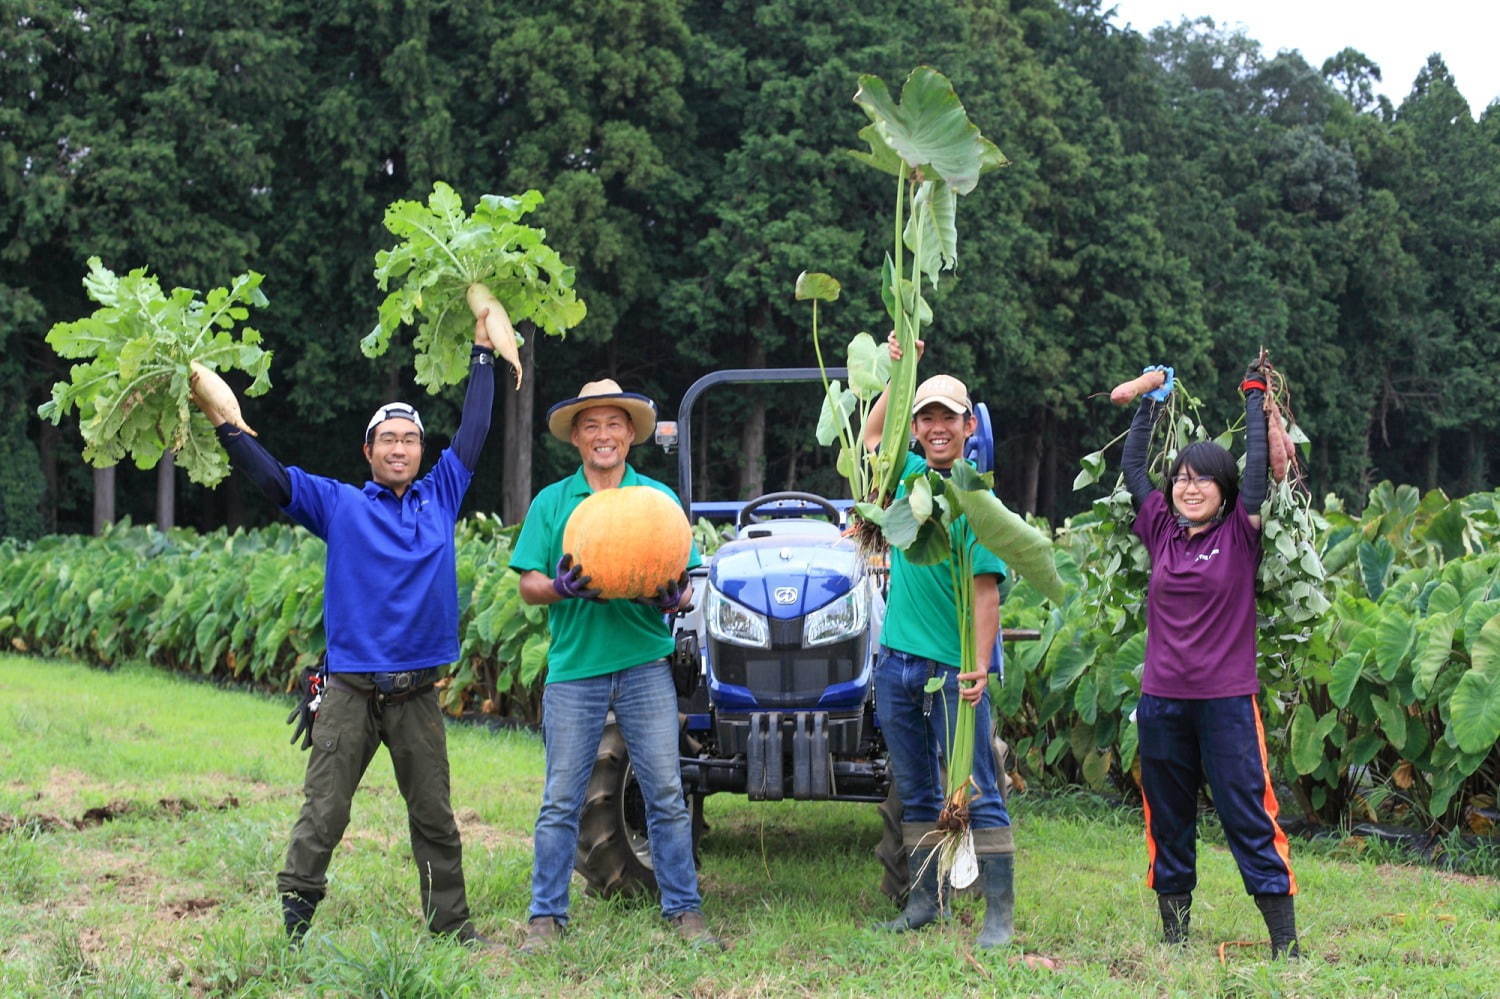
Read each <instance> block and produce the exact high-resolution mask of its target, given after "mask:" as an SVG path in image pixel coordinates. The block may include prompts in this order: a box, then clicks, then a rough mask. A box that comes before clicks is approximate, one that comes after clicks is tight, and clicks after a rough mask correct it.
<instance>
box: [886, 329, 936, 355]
mask: <svg viewBox="0 0 1500 999" xmlns="http://www.w3.org/2000/svg"><path fill="white" fill-rule="evenodd" d="M885 343H886V346H887V347H888V348H890V352H891V360H892V361H899V360H901V341H900V340H899V339H897V337H896V331H895V330H892V331H891V332H890V335H889V336H887V337H886V338H885ZM916 343H917V360H919V361H920V360H921V359H922V354H923V353H925V352H926V350H927V341H926V340H918V341H916Z"/></svg>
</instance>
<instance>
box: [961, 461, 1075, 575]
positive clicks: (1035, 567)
mask: <svg viewBox="0 0 1500 999" xmlns="http://www.w3.org/2000/svg"><path fill="white" fill-rule="evenodd" d="M948 497H949V499H950V500H951V501H952V502H953V503H954V504H955V505H956V506H957V507H958V508H959V509H960V510H961V511H962V512H963V513H964V515H965V516H967V517H968V518H969V526H970V527H971V528H973V530H974V536H975V537H976V538H977V539H978V540H979V543H980V544H982V545H984V547H986V548H988V549H989V550H990V551H992V552H994V553H995V554H996V555H999V556H1000V557H1001V558H1002V559H1004V560H1005V563H1006V564H1007V565H1008V566H1010V567H1011V568H1012V569H1014V570H1015V571H1016V572H1018V573H1020V574H1021V575H1022V576H1024V577H1025V578H1026V579H1027V581H1029V582H1030V583H1031V585H1032V586H1034V587H1036V589H1037V591H1038V592H1039V593H1041V594H1042V595H1043V596H1045V597H1047V598H1048V599H1049V600H1051V601H1052V602H1053V603H1062V600H1063V583H1062V579H1061V578H1059V577H1058V575H1057V565H1056V563H1055V562H1054V561H1053V559H1052V541H1051V539H1049V538H1048V537H1047V536H1046V535H1045V534H1043V533H1042V532H1041V531H1039V530H1037V529H1036V528H1035V527H1032V526H1031V525H1030V524H1028V523H1026V520H1025V518H1023V517H1021V516H1020V515H1019V514H1017V513H1014V512H1012V511H1011V510H1010V509H1009V508H1008V507H1006V505H1005V504H1004V503H1002V502H1000V498H999V497H998V496H996V495H995V494H994V493H993V492H991V491H990V488H989V483H987V482H986V481H985V479H984V477H983V476H981V475H980V474H979V473H978V472H976V471H975V470H974V468H973V466H971V465H969V464H968V463H967V462H962V461H960V462H957V463H955V464H954V466H953V475H952V477H951V478H950V479H949V480H948Z"/></svg>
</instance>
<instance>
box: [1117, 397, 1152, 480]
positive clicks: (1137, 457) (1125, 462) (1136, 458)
mask: <svg viewBox="0 0 1500 999" xmlns="http://www.w3.org/2000/svg"><path fill="white" fill-rule="evenodd" d="M1156 410H1157V404H1156V401H1155V400H1153V399H1142V400H1141V408H1140V409H1137V410H1136V411H1135V419H1133V420H1131V421H1130V433H1128V434H1126V435H1125V453H1124V455H1123V456H1122V457H1121V459H1120V470H1121V471H1122V472H1124V473H1125V488H1126V489H1129V490H1130V498H1131V499H1133V500H1135V505H1136V506H1140V505H1141V504H1142V503H1144V502H1146V497H1147V496H1150V495H1151V476H1150V475H1148V474H1146V451H1147V449H1148V448H1150V446H1151V428H1152V427H1154V426H1155V425H1156Z"/></svg>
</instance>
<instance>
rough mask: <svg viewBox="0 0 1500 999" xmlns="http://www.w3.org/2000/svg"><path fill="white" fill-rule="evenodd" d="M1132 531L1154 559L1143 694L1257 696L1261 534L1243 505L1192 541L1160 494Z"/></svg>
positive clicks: (1146, 506) (1143, 508) (1148, 597)
mask: <svg viewBox="0 0 1500 999" xmlns="http://www.w3.org/2000/svg"><path fill="white" fill-rule="evenodd" d="M1132 530H1134V531H1135V533H1136V534H1137V535H1138V536H1139V537H1140V539H1141V541H1143V542H1145V545H1146V551H1148V552H1150V553H1151V583H1150V585H1149V586H1148V587H1147V589H1146V672H1145V674H1144V675H1143V676H1142V677H1141V692H1142V693H1145V694H1152V695H1154V696H1156V697H1180V698H1186V699H1190V700H1201V699H1204V698H1209V697H1238V696H1240V695H1243V694H1253V693H1255V692H1256V691H1258V690H1259V689H1260V682H1259V680H1257V678H1256V675H1255V573H1256V569H1257V568H1258V567H1259V565H1260V529H1259V528H1257V527H1254V526H1252V525H1251V523H1250V516H1249V514H1247V513H1246V512H1245V507H1244V504H1242V503H1240V502H1239V501H1236V502H1235V504H1234V509H1233V510H1232V511H1231V512H1230V513H1229V515H1228V516H1226V517H1225V518H1224V519H1223V520H1222V521H1220V522H1219V523H1217V524H1215V525H1214V526H1212V527H1210V528H1209V529H1208V530H1206V531H1204V532H1202V533H1201V534H1198V535H1197V536H1195V537H1191V538H1190V537H1188V534H1187V529H1186V528H1183V527H1179V526H1178V525H1177V515H1176V514H1175V513H1173V512H1172V509H1171V507H1170V506H1169V505H1168V504H1167V498H1166V496H1164V495H1163V494H1162V493H1161V492H1160V491H1155V492H1152V493H1151V495H1150V496H1148V497H1146V502H1144V503H1142V504H1141V511H1140V513H1138V514H1137V515H1136V518H1135V525H1134V526H1133V527H1132Z"/></svg>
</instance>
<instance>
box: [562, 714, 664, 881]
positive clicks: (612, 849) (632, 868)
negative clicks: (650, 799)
mask: <svg viewBox="0 0 1500 999" xmlns="http://www.w3.org/2000/svg"><path fill="white" fill-rule="evenodd" d="M573 869H574V870H575V871H577V872H578V873H579V874H582V875H583V877H584V880H585V881H587V882H588V885H589V890H590V891H591V892H593V893H594V894H596V895H599V896H601V897H603V898H613V897H614V896H616V895H655V894H656V892H657V886H656V872H655V871H653V870H652V869H651V844H650V842H649V841H648V839H647V837H646V809H645V804H644V803H643V802H642V801H641V790H640V785H639V784H637V783H636V780H635V770H634V769H633V768H632V767H631V766H630V754H629V753H628V752H627V751H626V749H625V737H624V736H623V735H621V734H620V727H619V726H618V725H616V724H614V723H613V722H611V723H610V724H608V725H606V726H604V734H603V736H601V737H600V739H599V752H598V753H597V754H596V755H595V757H594V772H593V774H592V775H591V776H590V777H589V786H588V790H587V791H586V792H585V794H584V798H583V815H582V816H581V818H580V819H579V823H578V850H577V853H576V854H575V855H574V857H573Z"/></svg>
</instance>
